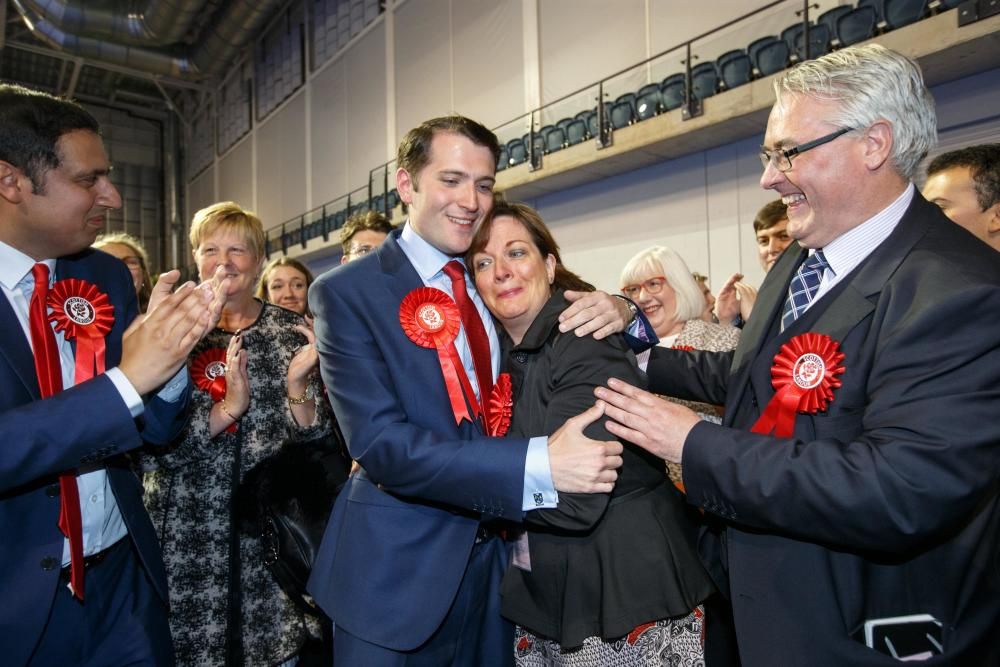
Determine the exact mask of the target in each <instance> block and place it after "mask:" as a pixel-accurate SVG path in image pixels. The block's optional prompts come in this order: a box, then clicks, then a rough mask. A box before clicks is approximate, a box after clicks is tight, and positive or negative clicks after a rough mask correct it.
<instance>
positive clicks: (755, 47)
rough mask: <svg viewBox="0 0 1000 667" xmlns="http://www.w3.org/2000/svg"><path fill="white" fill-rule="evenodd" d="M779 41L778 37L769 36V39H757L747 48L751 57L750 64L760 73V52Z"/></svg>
mask: <svg viewBox="0 0 1000 667" xmlns="http://www.w3.org/2000/svg"><path fill="white" fill-rule="evenodd" d="M777 41H778V38H777V37H775V36H774V35H768V36H767V37H761V38H760V39H755V40H754V41H752V42H750V44H749V45H748V46H747V55H748V56H749V57H750V63H751V64H752V65H753V66H754V67H755V68H756V69H757V71H758V72H759V71H760V65H758V64H757V54H758V53H760V50H761V49H762V48H764V47H765V46H767V45H768V44H774V43H775V42H777Z"/></svg>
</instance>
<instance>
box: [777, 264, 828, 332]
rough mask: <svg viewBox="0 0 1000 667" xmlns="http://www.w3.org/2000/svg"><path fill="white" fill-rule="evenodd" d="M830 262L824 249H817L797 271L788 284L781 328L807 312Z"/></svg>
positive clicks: (783, 328)
mask: <svg viewBox="0 0 1000 667" xmlns="http://www.w3.org/2000/svg"><path fill="white" fill-rule="evenodd" d="M829 266H830V264H829V263H828V262H827V261H826V257H824V256H823V251H822V250H817V251H816V252H814V253H813V254H812V255H810V256H809V257H806V261H804V262H802V266H800V267H799V270H798V271H796V272H795V276H794V277H793V278H792V282H791V284H790V285H789V286H788V298H787V299H786V300H785V308H784V310H782V312H781V330H782V331H784V330H785V329H787V328H788V327H789V326H791V324H792V322H794V321H795V320H797V319H799V316H800V315H801V314H802V313H804V312H806V310H808V308H809V304H810V303H812V300H813V297H815V296H816V292H817V291H818V290H819V284H820V282H822V280H823V273H824V272H825V271H826V269H827V267H829Z"/></svg>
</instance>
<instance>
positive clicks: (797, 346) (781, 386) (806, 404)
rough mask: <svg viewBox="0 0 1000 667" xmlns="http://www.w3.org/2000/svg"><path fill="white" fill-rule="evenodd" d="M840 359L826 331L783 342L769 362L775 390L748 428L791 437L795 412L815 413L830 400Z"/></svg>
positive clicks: (836, 345) (840, 370) (840, 369)
mask: <svg viewBox="0 0 1000 667" xmlns="http://www.w3.org/2000/svg"><path fill="white" fill-rule="evenodd" d="M843 360H844V353H843V352H841V351H840V343H838V342H837V341H835V340H833V339H832V338H830V337H829V336H827V335H826V334H818V333H812V332H809V333H804V334H799V335H798V336H795V337H794V338H792V339H791V340H789V341H788V342H787V343H785V344H784V345H782V346H781V349H780V350H778V354H776V355H775V356H774V365H773V366H771V384H772V385H773V386H774V388H775V389H776V390H777V392H776V393H775V394H774V396H773V397H772V398H771V400H770V402H768V404H767V407H765V408H764V412H763V414H761V416H760V419H758V420H757V422H756V423H755V424H754V425H753V428H751V429H750V430H751V431H753V432H754V433H763V434H765V435H767V434H770V433H771V432H772V431H773V432H774V435H776V436H777V437H779V438H788V437H791V435H792V433H794V431H795V415H796V414H798V413H802V414H806V415H811V414H816V413H817V412H818V411H820V410H826V406H827V405H828V404H829V403H830V402H831V401H832V400H833V390H834V389H837V388H839V387H840V384H841V383H840V379H838V377H837V376H838V375H841V374H842V373H843V372H844V367H843V366H842V365H841V363H840V362H842V361H843Z"/></svg>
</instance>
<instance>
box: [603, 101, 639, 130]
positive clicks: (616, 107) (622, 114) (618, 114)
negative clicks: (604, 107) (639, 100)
mask: <svg viewBox="0 0 1000 667" xmlns="http://www.w3.org/2000/svg"><path fill="white" fill-rule="evenodd" d="M609 122H610V123H611V127H613V128H614V129H616V130H620V129H622V128H623V127H628V126H629V125H631V124H632V123H634V122H635V109H634V108H633V107H632V102H631V101H630V100H622V101H621V102H615V103H614V104H613V105H612V107H611V113H610V114H609Z"/></svg>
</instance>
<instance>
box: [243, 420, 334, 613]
mask: <svg viewBox="0 0 1000 667" xmlns="http://www.w3.org/2000/svg"><path fill="white" fill-rule="evenodd" d="M339 436H340V434H339V430H336V429H335V434H334V435H331V436H330V437H329V438H327V439H324V440H313V441H308V442H288V443H285V444H283V445H282V446H281V448H280V449H279V450H278V451H277V452H276V453H275V454H273V455H271V456H269V457H268V458H266V459H264V460H263V461H261V462H260V463H258V464H257V465H255V466H254V467H253V468H251V469H250V470H249V471H247V474H246V475H244V477H243V481H242V482H240V486H239V489H238V490H237V492H236V514H237V520H238V523H239V528H240V530H241V531H242V532H243V533H245V534H247V535H252V536H255V537H257V538H258V539H259V540H260V544H261V548H262V551H263V553H262V558H263V559H264V564H265V565H266V566H267V568H268V570H270V572H271V574H272V575H273V576H274V579H275V581H276V582H277V583H278V585H279V586H280V587H281V589H282V590H283V591H284V592H285V594H286V595H288V597H289V598H290V599H291V600H292V601H293V602H294V603H295V604H296V605H297V606H298V607H299V608H300V609H301V610H302V611H304V612H305V613H307V614H311V615H313V616H319V617H321V618H322V612H321V611H320V610H319V608H318V607H317V606H316V605H315V603H314V602H313V601H312V598H311V597H309V596H308V594H307V593H306V582H307V581H308V580H309V573H310V572H311V571H312V566H313V562H314V561H315V559H316V553H317V552H318V551H319V546H320V542H321V541H322V540H323V531H324V530H325V529H326V523H327V520H328V519H329V517H330V510H331V509H332V508H333V502H334V500H336V498H337V494H338V493H339V492H340V489H341V488H342V487H343V486H344V482H345V481H346V480H347V474H348V471H349V465H350V461H349V460H348V459H347V458H346V457H345V456H344V454H343V451H344V449H343V448H342V447H341V444H342V440H341V438H340V437H339Z"/></svg>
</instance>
